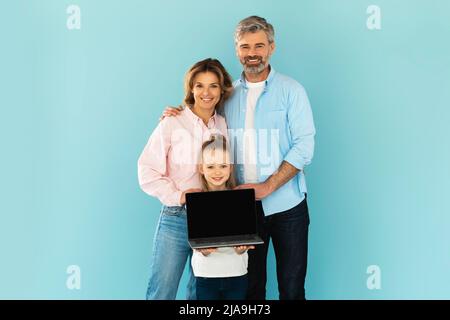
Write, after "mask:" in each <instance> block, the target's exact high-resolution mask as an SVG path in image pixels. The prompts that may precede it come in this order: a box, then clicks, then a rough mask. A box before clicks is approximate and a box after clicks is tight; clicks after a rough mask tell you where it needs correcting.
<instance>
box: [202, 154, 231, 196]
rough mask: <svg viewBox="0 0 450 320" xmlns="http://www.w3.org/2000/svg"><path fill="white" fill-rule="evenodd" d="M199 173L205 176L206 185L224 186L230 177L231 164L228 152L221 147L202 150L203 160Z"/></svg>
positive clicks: (215, 187) (213, 186)
mask: <svg viewBox="0 0 450 320" xmlns="http://www.w3.org/2000/svg"><path fill="white" fill-rule="evenodd" d="M200 173H201V174H203V175H204V176H205V180H206V182H207V183H208V186H209V187H211V188H212V189H217V188H223V187H225V184H226V182H227V181H228V179H229V178H230V174H231V165H230V156H229V154H228V152H226V151H225V152H224V151H223V150H221V149H216V150H208V149H207V150H205V151H203V162H202V164H201V165H200Z"/></svg>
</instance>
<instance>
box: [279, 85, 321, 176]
mask: <svg viewBox="0 0 450 320" xmlns="http://www.w3.org/2000/svg"><path fill="white" fill-rule="evenodd" d="M287 117H288V123H289V130H290V134H291V139H292V147H291V149H290V150H289V151H288V153H287V154H286V156H285V157H284V159H283V160H284V161H287V162H289V163H290V164H291V165H293V166H294V167H296V168H297V169H299V170H303V168H304V166H306V165H308V164H310V163H311V160H312V158H313V155H314V135H315V134H316V130H315V127H314V120H313V115H312V111H311V105H310V103H309V99H308V96H307V94H306V91H305V89H304V88H303V86H301V85H300V84H298V85H297V86H295V88H294V90H293V91H292V94H291V95H290V97H289V109H288V114H287Z"/></svg>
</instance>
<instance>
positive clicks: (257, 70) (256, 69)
mask: <svg viewBox="0 0 450 320" xmlns="http://www.w3.org/2000/svg"><path fill="white" fill-rule="evenodd" d="M265 67H266V66H265V65H264V63H260V64H258V65H257V66H247V65H246V64H244V71H245V72H248V73H251V74H258V73H261V72H263V70H264V69H265Z"/></svg>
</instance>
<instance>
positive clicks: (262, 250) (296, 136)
mask: <svg viewBox="0 0 450 320" xmlns="http://www.w3.org/2000/svg"><path fill="white" fill-rule="evenodd" d="M235 47H236V54H237V57H238V58H239V61H240V62H241V64H242V66H243V68H244V71H243V73H242V76H241V78H240V79H238V80H237V81H235V83H234V90H235V92H234V94H233V96H232V97H231V98H230V99H229V100H228V101H227V102H226V104H225V107H224V113H225V118H226V121H227V125H228V129H229V137H230V141H231V144H232V147H233V151H234V162H235V165H236V178H237V181H238V183H240V185H239V186H238V187H237V188H239V189H243V188H253V189H255V192H256V198H257V199H258V201H257V214H258V231H259V233H260V236H261V237H262V238H263V240H264V245H259V246H256V249H255V250H250V251H249V253H248V254H249V264H248V276H249V288H248V294H247V298H248V299H252V300H253V299H258V300H263V299H265V298H266V264H267V252H268V246H269V241H270V239H272V241H273V247H274V251H275V257H276V268H277V279H278V290H279V298H280V300H287V299H289V300H292V299H305V289H304V284H305V277H306V267H307V252H308V228H309V212H308V205H307V202H306V193H307V190H306V183H305V175H304V167H305V166H306V165H308V164H309V163H310V162H311V159H312V157H313V153H314V135H315V128H314V122H313V116H312V111H311V107H310V104H309V100H308V97H307V94H306V92H305V90H304V88H303V87H302V86H301V85H300V84H299V83H298V82H297V81H295V80H293V79H291V78H289V77H287V76H284V75H282V74H280V73H278V72H276V71H275V69H274V68H273V67H272V66H271V65H270V64H269V60H270V57H271V56H272V54H273V53H274V51H275V40H274V29H273V27H272V25H271V24H269V23H268V22H267V21H266V20H265V19H264V18H261V17H257V16H251V17H248V18H246V19H244V20H242V21H241V22H240V23H239V24H238V25H237V27H236V30H235ZM177 113H178V111H177V110H176V109H170V110H169V109H167V110H166V112H165V113H164V115H166V116H167V115H174V114H177Z"/></svg>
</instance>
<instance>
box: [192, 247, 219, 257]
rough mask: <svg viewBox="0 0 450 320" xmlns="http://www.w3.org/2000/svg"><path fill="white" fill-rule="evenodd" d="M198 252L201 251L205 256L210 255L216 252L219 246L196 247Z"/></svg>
mask: <svg viewBox="0 0 450 320" xmlns="http://www.w3.org/2000/svg"><path fill="white" fill-rule="evenodd" d="M195 250H196V251H198V252H201V253H202V254H203V255H204V256H205V257H207V256H209V255H210V254H211V253H213V252H216V251H217V248H203V249H195Z"/></svg>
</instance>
